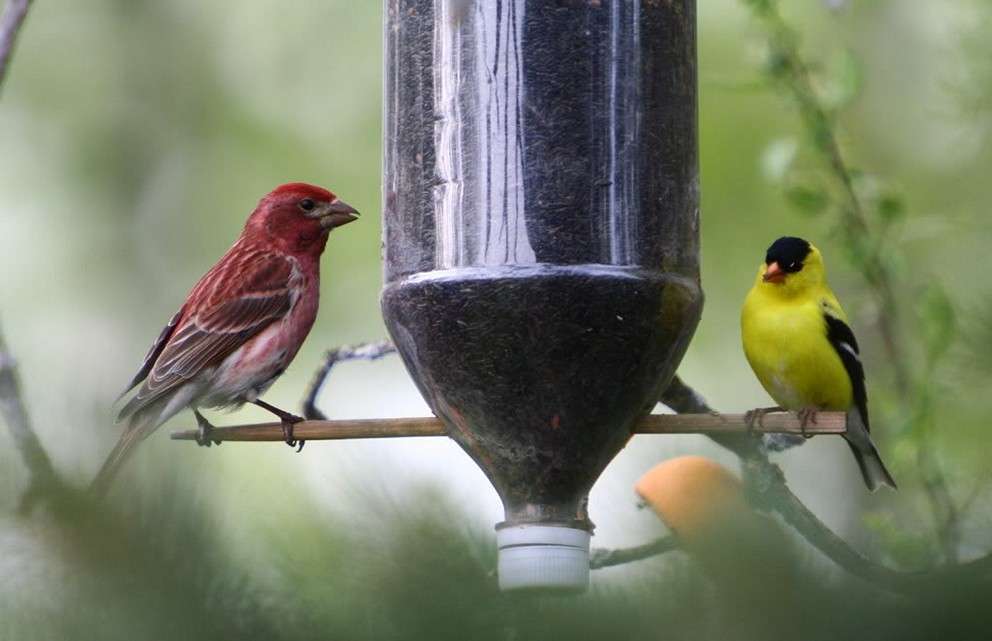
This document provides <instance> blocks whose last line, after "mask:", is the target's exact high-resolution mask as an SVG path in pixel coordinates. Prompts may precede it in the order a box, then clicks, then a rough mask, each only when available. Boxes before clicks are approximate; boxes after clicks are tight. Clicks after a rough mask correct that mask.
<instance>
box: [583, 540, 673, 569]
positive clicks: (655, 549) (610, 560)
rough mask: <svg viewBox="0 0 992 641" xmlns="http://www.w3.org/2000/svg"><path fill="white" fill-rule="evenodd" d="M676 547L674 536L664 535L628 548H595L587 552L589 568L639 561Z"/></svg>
mask: <svg viewBox="0 0 992 641" xmlns="http://www.w3.org/2000/svg"><path fill="white" fill-rule="evenodd" d="M676 548H678V542H677V541H676V540H675V537H674V536H665V537H662V538H660V539H655V540H654V541H651V542H650V543H645V544H644V545H637V546H634V547H630V548H618V549H616V550H607V549H603V548H595V549H593V550H592V551H591V552H590V553H589V568H590V569H591V570H599V569H600V568H608V567H613V566H615V565H623V564H624V563H632V562H634V561H641V560H643V559H647V558H650V557H652V556H658V555H659V554H664V553H665V552H669V551H671V550H674V549H676Z"/></svg>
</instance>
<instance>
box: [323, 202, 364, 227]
mask: <svg viewBox="0 0 992 641" xmlns="http://www.w3.org/2000/svg"><path fill="white" fill-rule="evenodd" d="M356 220H358V210H357V209H355V208H354V207H352V206H351V205H349V204H348V203H346V202H344V201H343V200H341V199H340V198H335V199H334V200H332V201H331V204H330V205H328V207H327V209H325V210H324V213H323V214H322V215H321V217H320V226H321V227H323V228H324V229H334V228H335V227H340V226H341V225H347V224H348V223H350V222H354V221H356Z"/></svg>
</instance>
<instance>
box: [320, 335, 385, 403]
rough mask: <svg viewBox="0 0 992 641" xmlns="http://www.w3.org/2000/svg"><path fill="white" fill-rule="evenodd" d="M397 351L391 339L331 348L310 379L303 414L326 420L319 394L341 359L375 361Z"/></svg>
mask: <svg viewBox="0 0 992 641" xmlns="http://www.w3.org/2000/svg"><path fill="white" fill-rule="evenodd" d="M394 352H396V348H395V347H394V346H393V344H392V343H390V342H389V341H377V342H374V343H361V344H359V345H344V346H342V347H338V348H335V349H332V350H329V351H328V352H327V353H326V354H325V355H324V364H323V365H321V366H320V368H319V369H318V370H317V372H316V373H315V374H314V375H313V379H311V381H310V386H309V387H308V388H307V395H306V396H305V397H304V399H303V416H305V417H306V418H309V419H315V420H320V421H322V420H325V419H326V418H327V416H325V415H324V413H323V412H321V411H320V409H318V408H317V396H319V395H320V391H321V389H323V387H324V383H325V382H327V377H328V376H330V375H331V369H332V368H333V367H334V366H335V365H336V364H338V363H339V362H341V361H350V360H366V361H374V360H376V359H379V358H382V357H383V356H386V355H387V354H392V353H394Z"/></svg>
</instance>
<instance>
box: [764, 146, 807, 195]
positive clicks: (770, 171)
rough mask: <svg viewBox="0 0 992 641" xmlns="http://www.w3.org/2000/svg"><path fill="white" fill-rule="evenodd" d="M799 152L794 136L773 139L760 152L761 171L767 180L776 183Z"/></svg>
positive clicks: (786, 171)
mask: <svg viewBox="0 0 992 641" xmlns="http://www.w3.org/2000/svg"><path fill="white" fill-rule="evenodd" d="M798 152H799V143H798V142H796V139H795V138H779V139H778V140H773V141H772V142H771V143H769V145H768V146H767V147H765V151H764V152H763V153H762V154H761V173H762V174H764V176H765V178H767V179H768V181H769V182H772V183H775V184H778V183H781V182H782V180H783V179H784V178H785V176H786V174H788V173H789V170H790V169H792V163H793V162H794V161H795V159H796V154H797V153H798Z"/></svg>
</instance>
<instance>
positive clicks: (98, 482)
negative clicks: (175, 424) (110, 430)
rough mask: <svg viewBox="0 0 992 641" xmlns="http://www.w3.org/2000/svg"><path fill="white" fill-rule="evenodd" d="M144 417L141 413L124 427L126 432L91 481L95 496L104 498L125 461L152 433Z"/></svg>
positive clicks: (92, 492)
mask: <svg viewBox="0 0 992 641" xmlns="http://www.w3.org/2000/svg"><path fill="white" fill-rule="evenodd" d="M142 419H143V417H142V416H140V415H137V416H133V417H132V418H131V420H130V422H129V423H128V426H127V427H126V428H125V429H124V433H123V434H121V438H120V440H119V441H117V445H115V446H114V449H112V450H111V451H110V454H108V455H107V460H105V461H104V462H103V466H102V467H101V468H100V471H99V472H97V475H96V477H95V478H94V479H93V482H92V483H90V493H91V494H92V495H93V496H96V497H98V498H102V497H103V496H104V495H106V493H107V491H108V490H109V489H110V486H111V485H112V484H113V482H114V479H115V478H116V477H117V473H118V472H120V470H121V468H122V467H123V466H124V463H126V462H127V460H128V459H129V458H131V455H132V454H133V453H134V450H135V448H136V447H137V446H138V444H139V443H141V441H143V440H145V437H146V436H148V435H149V434H150V433H151V430H150V429H148V427H149V425H147V424H146V423H147V419H145V420H142ZM151 425H152V426H154V423H151Z"/></svg>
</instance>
